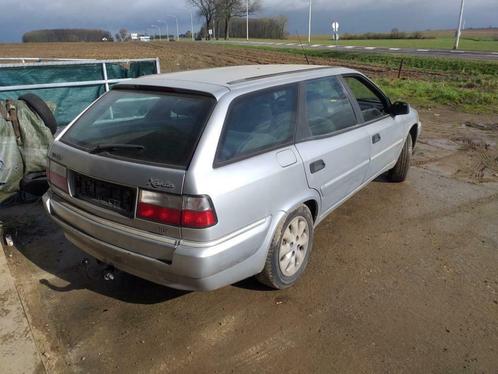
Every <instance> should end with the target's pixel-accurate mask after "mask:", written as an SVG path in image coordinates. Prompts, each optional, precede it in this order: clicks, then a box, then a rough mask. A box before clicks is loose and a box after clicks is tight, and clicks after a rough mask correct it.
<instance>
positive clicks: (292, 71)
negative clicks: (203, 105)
mask: <svg viewBox="0 0 498 374" xmlns="http://www.w3.org/2000/svg"><path fill="white" fill-rule="evenodd" d="M332 67H333V66H317V67H312V68H304V69H299V70H290V71H284V72H280V73H272V74H264V75H258V76H256V77H248V78H242V79H237V80H234V81H230V82H227V84H228V85H234V84H239V83H244V82H250V81H255V80H258V79H263V78H272V77H278V76H280V75H288V74H294V73H302V72H304V71H314V70H321V69H330V68H332Z"/></svg>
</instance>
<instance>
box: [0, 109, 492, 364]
mask: <svg viewBox="0 0 498 374" xmlns="http://www.w3.org/2000/svg"><path fill="white" fill-rule="evenodd" d="M424 115H425V116H426V118H425V120H424V121H425V122H426V123H427V122H430V121H429V117H428V116H429V115H431V114H428V113H426V114H424ZM429 138H430V131H429V136H427V133H426V135H425V138H423V139H422V143H421V144H420V145H419V148H418V150H417V154H416V157H415V162H414V164H415V165H418V166H415V167H413V168H412V169H411V174H410V176H409V178H408V181H407V182H406V183H403V184H391V183H387V182H385V181H384V180H382V179H379V180H377V181H375V182H373V183H372V184H370V185H369V186H368V187H367V188H366V189H364V190H363V191H361V192H360V193H359V194H357V195H356V196H354V197H353V198H352V199H350V200H349V201H348V202H346V203H345V204H344V205H343V206H342V207H340V208H339V209H338V210H337V211H336V212H334V213H333V214H332V215H331V216H330V217H329V218H328V219H327V220H325V221H324V222H323V223H322V224H321V225H320V226H319V228H318V230H317V232H316V237H315V245H314V248H313V253H312V256H311V262H310V265H309V267H308V269H307V271H306V274H305V276H304V277H303V279H302V280H301V281H300V282H299V283H298V284H297V285H296V286H295V287H293V288H291V289H288V290H284V291H272V290H268V289H266V288H264V287H262V286H260V285H259V284H258V283H256V282H255V281H254V280H251V279H249V280H246V281H243V282H241V283H239V284H235V285H233V286H229V287H225V288H223V289H221V290H218V291H214V292H209V293H199V292H192V293H185V292H181V291H176V290H172V289H168V288H165V287H161V286H158V285H155V284H152V283H149V282H146V281H144V280H141V279H138V278H135V277H133V276H131V275H127V274H124V273H119V274H118V276H117V278H116V279H115V280H114V281H112V282H108V281H104V280H103V279H102V266H101V265H98V264H96V263H95V262H93V261H90V263H89V264H88V265H83V264H82V263H81V260H82V259H83V258H84V257H85V255H84V254H83V253H82V252H81V251H79V250H78V249H77V248H75V247H74V246H72V245H71V244H69V242H67V241H66V240H65V239H64V237H63V235H62V233H61V231H60V230H59V229H58V228H57V226H55V225H54V224H53V223H52V222H51V221H50V220H49V219H48V218H47V217H46V215H45V214H44V213H43V211H42V208H41V205H39V204H34V205H24V206H20V207H16V208H11V209H7V210H4V211H2V217H3V219H7V220H8V221H9V222H10V224H11V225H12V226H15V227H16V230H15V232H14V240H15V243H16V246H15V247H8V248H7V249H6V252H7V257H8V260H9V261H8V262H9V268H10V270H11V273H12V274H13V276H14V279H15V282H16V287H17V289H18V290H19V294H20V295H21V299H22V300H23V304H24V305H25V308H26V311H27V315H28V319H29V321H30V325H31V326H32V330H33V334H34V337H35V341H36V345H37V348H38V349H39V351H40V355H41V357H42V359H43V363H44V366H45V368H46V370H47V371H48V372H120V373H128V372H129V373H134V372H221V373H225V372H258V373H259V372H292V373H294V372H295V373H308V372H340V373H363V372H368V373H373V372H376V373H377V372H378V373H385V372H396V373H401V372H410V373H413V372H417V373H427V372H439V373H440V372H451V373H455V372H468V373H475V372H479V373H480V372H486V373H491V372H496V370H498V228H497V227H498V184H497V183H496V182H487V183H469V181H465V180H462V178H459V177H458V176H459V175H460V174H458V173H456V174H455V175H456V176H455V177H454V176H451V175H450V173H449V172H448V168H443V167H442V166H441V163H442V162H443V161H441V160H442V159H444V157H446V158H447V159H448V161H444V162H445V163H446V164H447V165H449V164H451V160H455V159H456V157H460V156H459V154H458V152H460V151H457V150H454V153H453V154H451V152H453V151H451V149H452V148H451V147H448V146H447V143H444V144H443V143H441V142H440V143H438V142H434V141H433V142H432V143H431V142H430V141H429V140H431V139H429ZM431 144H432V145H431ZM438 147H439V148H438ZM448 149H450V150H448ZM438 152H439V153H438ZM441 152H443V153H444V152H446V153H444V154H445V155H446V156H441ZM448 152H450V153H449V154H447V153H448Z"/></svg>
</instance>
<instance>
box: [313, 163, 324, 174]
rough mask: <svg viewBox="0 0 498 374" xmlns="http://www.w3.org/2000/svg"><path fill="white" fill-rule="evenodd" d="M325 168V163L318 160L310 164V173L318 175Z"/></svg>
mask: <svg viewBox="0 0 498 374" xmlns="http://www.w3.org/2000/svg"><path fill="white" fill-rule="evenodd" d="M324 168H325V162H324V161H323V160H317V161H314V162H312V163H311V164H310V172H311V174H314V173H316V172H317V171H320V170H322V169H324Z"/></svg>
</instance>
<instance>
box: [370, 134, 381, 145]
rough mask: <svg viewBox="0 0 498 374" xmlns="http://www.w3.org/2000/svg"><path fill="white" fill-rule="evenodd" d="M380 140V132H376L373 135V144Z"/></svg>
mask: <svg viewBox="0 0 498 374" xmlns="http://www.w3.org/2000/svg"><path fill="white" fill-rule="evenodd" d="M377 142H380V134H375V135H373V136H372V144H375V143H377Z"/></svg>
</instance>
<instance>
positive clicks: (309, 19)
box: [308, 0, 311, 43]
mask: <svg viewBox="0 0 498 374" xmlns="http://www.w3.org/2000/svg"><path fill="white" fill-rule="evenodd" d="M308 43H311V0H310V10H309V12H308Z"/></svg>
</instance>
